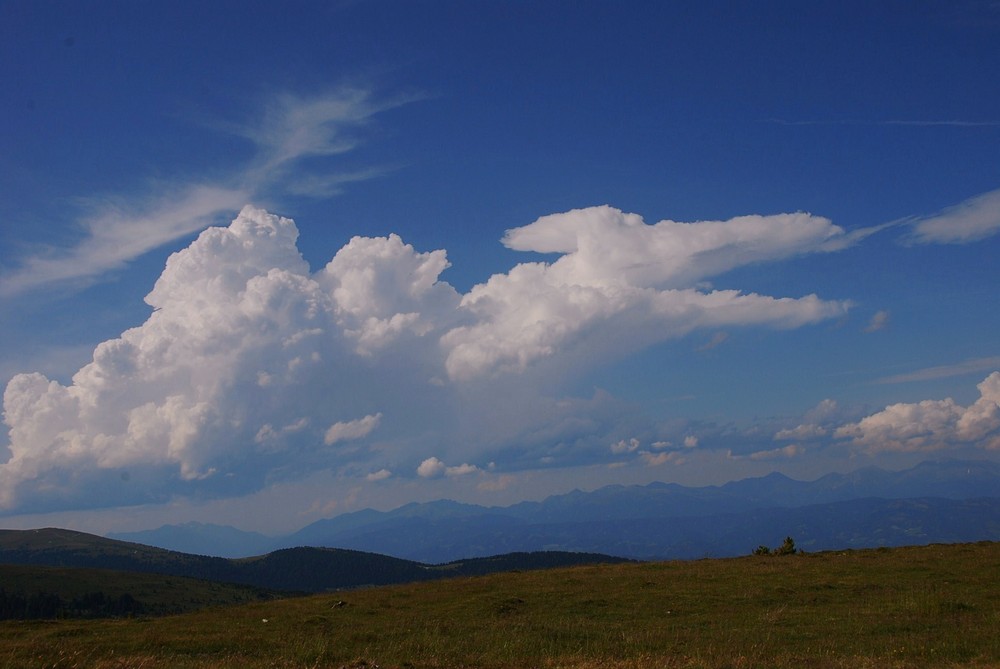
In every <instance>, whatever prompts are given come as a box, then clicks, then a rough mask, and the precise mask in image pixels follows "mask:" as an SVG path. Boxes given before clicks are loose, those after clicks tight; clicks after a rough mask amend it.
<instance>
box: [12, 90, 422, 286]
mask: <svg viewBox="0 0 1000 669" xmlns="http://www.w3.org/2000/svg"><path fill="white" fill-rule="evenodd" d="M412 99H413V98H407V99H402V98H401V99H395V100H392V101H388V102H386V101H376V100H375V99H374V98H373V96H372V94H371V92H370V91H367V90H365V89H361V88H341V89H336V90H333V91H330V92H326V93H323V94H319V95H313V96H308V97H306V96H295V95H291V94H288V93H283V94H280V95H277V96H274V98H273V99H272V100H270V101H269V102H268V103H267V104H265V105H264V110H263V112H262V113H261V114H260V115H259V117H258V118H257V119H256V120H255V121H253V122H251V123H243V124H234V123H219V124H215V126H216V127H217V128H218V129H220V130H223V131H227V132H229V133H231V134H236V135H239V136H241V137H244V138H246V139H248V140H249V141H251V142H253V144H254V145H255V147H256V153H255V156H254V158H253V159H252V160H251V161H249V163H248V164H242V165H241V164H236V165H232V166H231V167H230V168H229V171H228V172H227V173H224V174H222V175H221V176H218V177H216V178H215V179H214V180H203V179H191V180H189V181H179V182H172V183H160V184H157V185H156V186H155V187H153V188H151V189H149V190H148V191H147V192H144V193H141V194H134V195H129V196H124V195H114V196H109V197H83V198H80V202H82V203H83V204H82V208H83V214H82V215H81V216H80V217H79V218H78V219H77V220H76V226H77V228H78V229H79V230H80V231H81V232H82V235H81V237H80V240H79V241H78V242H77V243H76V244H75V245H72V246H62V247H55V246H50V247H45V248H42V249H40V250H36V251H35V252H33V253H32V254H31V255H27V256H24V257H22V258H19V259H14V262H13V263H11V264H9V265H8V266H7V267H5V268H3V269H2V270H0V296H2V297H10V296H15V295H19V294H23V293H27V292H30V291H32V290H35V289H39V288H42V287H45V286H50V285H54V284H61V285H70V286H73V285H74V284H75V285H78V286H80V287H83V286H87V285H89V284H91V283H93V282H94V281H96V280H99V278H100V277H101V276H102V275H104V274H106V273H107V272H109V271H113V270H117V269H121V268H122V267H124V266H125V265H126V264H128V263H129V262H130V261H131V260H134V259H135V258H138V257H139V256H141V255H143V254H145V253H147V252H149V251H151V250H153V249H156V248H158V247H160V246H163V245H164V244H167V243H169V242H172V241H174V240H176V239H179V238H181V237H184V236H187V235H190V234H192V233H195V232H197V231H199V230H202V229H204V228H206V227H208V226H209V225H212V224H216V223H219V222H221V221H222V220H227V219H229V218H231V217H232V214H234V213H235V212H237V211H239V209H240V208H241V207H242V206H243V205H244V204H246V202H248V201H250V200H253V199H254V198H255V197H258V196H260V195H261V194H263V193H265V192H267V193H269V194H270V193H274V192H277V193H291V194H295V195H305V196H310V197H320V198H323V197H331V196H333V195H336V194H337V193H339V192H340V190H341V189H342V188H343V185H344V184H347V183H351V182H357V181H363V180H367V179H371V178H376V177H378V176H380V175H382V174H384V173H385V172H386V171H387V169H388V168H371V169H367V170H365V169H362V170H354V171H350V172H332V173H326V174H322V173H317V169H316V167H317V166H315V165H312V166H311V169H309V170H305V169H303V168H302V163H303V162H304V161H305V160H306V159H309V158H317V157H324V156H327V157H328V156H334V155H338V154H343V153H346V152H348V151H351V150H353V149H355V148H356V147H357V146H358V145H359V144H361V142H362V138H361V136H360V134H359V131H360V129H361V128H363V127H364V126H365V125H366V124H367V123H368V122H369V121H370V120H371V117H372V116H373V115H375V114H377V113H378V112H380V111H383V110H385V109H388V108H391V107H394V106H398V105H400V104H404V103H406V102H409V101H411V100H412Z"/></svg>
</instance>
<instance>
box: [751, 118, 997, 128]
mask: <svg viewBox="0 0 1000 669" xmlns="http://www.w3.org/2000/svg"><path fill="white" fill-rule="evenodd" d="M764 122H765V123H775V124H777V125H869V126H893V125H896V126H911V127H916V128H934V127H952V128H996V127H1000V121H968V120H963V119H942V120H920V119H883V120H874V119H857V118H855V119H784V118H768V119H764Z"/></svg>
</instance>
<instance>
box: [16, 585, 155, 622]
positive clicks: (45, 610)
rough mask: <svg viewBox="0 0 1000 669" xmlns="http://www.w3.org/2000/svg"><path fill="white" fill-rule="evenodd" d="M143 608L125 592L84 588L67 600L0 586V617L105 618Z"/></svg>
mask: <svg viewBox="0 0 1000 669" xmlns="http://www.w3.org/2000/svg"><path fill="white" fill-rule="evenodd" d="M145 608H146V607H145V606H143V604H142V602H140V601H138V600H136V599H135V598H134V597H133V596H132V595H130V594H128V593H124V594H122V595H120V596H118V597H109V596H108V595H105V594H104V593H103V592H88V593H87V594H85V595H81V596H79V597H74V598H73V599H70V600H67V599H63V598H62V597H60V596H59V595H57V594H53V593H49V592H33V593H31V594H29V595H22V594H18V593H11V592H7V591H6V590H4V589H2V588H0V620H37V619H51V618H109V617H118V616H131V615H139V614H142V613H144V612H145Z"/></svg>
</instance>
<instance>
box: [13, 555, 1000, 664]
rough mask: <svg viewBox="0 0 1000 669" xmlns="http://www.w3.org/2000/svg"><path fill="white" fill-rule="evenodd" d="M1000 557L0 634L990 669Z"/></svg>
mask: <svg viewBox="0 0 1000 669" xmlns="http://www.w3.org/2000/svg"><path fill="white" fill-rule="evenodd" d="M998 574H1000V544H997V543H979V544H962V545H932V546H923V547H913V548H899V549H879V550H870V551H846V552H845V551H839V552H828V553H816V554H809V555H788V556H780V557H776V556H748V557H744V558H734V559H723V560H698V561H691V562H662V563H641V564H616V565H599V566H579V567H572V568H564V569H554V570H545V571H530V572H516V573H505V574H492V575H488V576H482V577H463V578H456V579H450V580H444V581H435V582H425V583H417V584H410V585H396V586H389V587H382V588H369V589H362V590H353V591H345V592H340V593H328V594H324V595H316V596H311V597H301V598H292V599H282V600H274V601H267V602H258V603H252V604H245V605H239V606H232V607H226V608H214V609H206V610H202V611H199V612H196V613H191V614H185V615H181V616H170V617H165V618H155V619H145V618H136V619H119V620H104V621H95V620H67V621H29V622H17V621H8V622H4V623H0V649H2V650H0V667H10V668H14V667H28V666H32V667H43V666H44V667H70V666H75V667H104V668H110V667H118V668H136V669H137V668H139V667H142V668H143V669H159V668H167V667H169V668H178V669H183V668H196V667H197V668H207V667H213V668H214V667H223V668H225V667H231V668H233V669H235V668H239V669H258V668H264V667H302V668H306V667H310V668H313V667H315V668H325V667H329V668H335V667H354V668H360V667H375V666H378V667H383V668H390V667H392V668H403V667H408V668H414V669H417V668H444V667H482V668H484V669H489V668H494V669H522V668H523V669H527V668H529V667H552V668H555V667H565V668H573V669H594V668H596V667H602V668H609V669H624V668H628V669H638V668H640V667H643V668H644V667H675V668H689V667H708V668H722V667H777V668H779V669H780V668H784V667H796V668H798V667H820V668H827V669H830V668H841V667H842V668H848V667H850V668H851V669H854V668H856V667H862V668H871V669H874V668H875V667H879V668H882V667H889V668H904V667H914V668H915V667H949V668H954V667H996V666H1000V635H998V634H997V629H1000V584H998V579H997V575H998Z"/></svg>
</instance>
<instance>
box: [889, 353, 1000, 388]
mask: <svg viewBox="0 0 1000 669" xmlns="http://www.w3.org/2000/svg"><path fill="white" fill-rule="evenodd" d="M993 369H1000V356H997V355H995V356H991V357H988V358H973V359H971V360H963V361H962V362H958V363H955V364H953V365H937V366H935V367H925V368H923V369H918V370H916V371H913V372H907V373H906V374H894V375H892V376H885V377H882V378H880V379H877V380H876V381H875V383H879V384H890V383H912V382H915V381H932V380H934V379H947V378H950V377H953V376H964V375H966V374H978V373H980V372H985V371H989V370H993Z"/></svg>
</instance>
